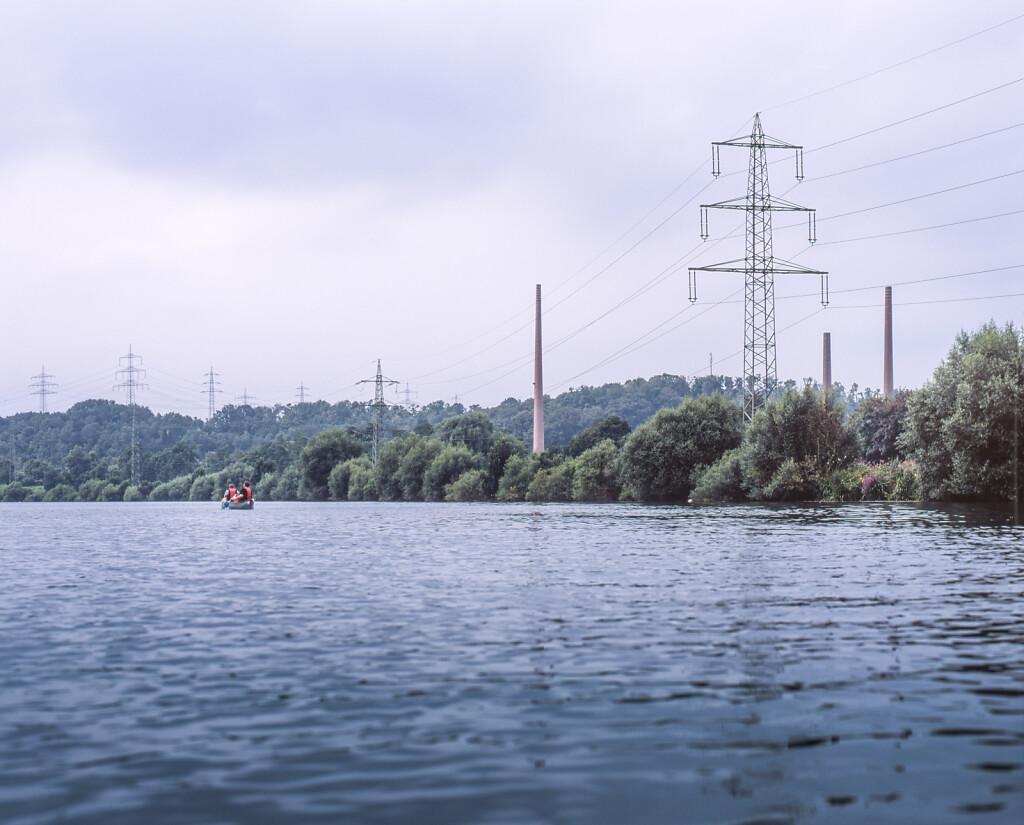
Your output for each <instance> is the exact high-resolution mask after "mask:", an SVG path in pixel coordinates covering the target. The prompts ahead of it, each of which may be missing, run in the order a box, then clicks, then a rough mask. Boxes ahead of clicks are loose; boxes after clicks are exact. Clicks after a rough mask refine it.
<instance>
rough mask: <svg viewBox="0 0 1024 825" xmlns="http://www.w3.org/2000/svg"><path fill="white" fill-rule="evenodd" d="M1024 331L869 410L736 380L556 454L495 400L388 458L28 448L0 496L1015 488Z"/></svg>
mask: <svg viewBox="0 0 1024 825" xmlns="http://www.w3.org/2000/svg"><path fill="white" fill-rule="evenodd" d="M1021 343H1022V342H1021V332H1020V331H1019V330H1018V329H1016V328H1015V327H1014V326H1012V325H1007V326H1005V327H997V326H995V325H994V324H988V325H986V326H984V327H982V328H981V329H980V330H978V331H976V332H975V333H972V334H967V333H961V334H960V335H959V336H958V337H957V339H956V342H955V344H954V345H953V347H952V349H951V350H950V352H949V355H948V356H947V358H946V360H945V361H944V362H943V363H942V364H941V365H940V366H939V367H938V368H937V369H936V370H935V373H934V376H933V378H932V381H930V382H929V383H928V384H926V385H925V386H924V387H922V388H921V389H919V390H916V391H913V392H911V391H907V390H901V391H899V392H897V393H896V394H895V396H894V397H892V398H881V397H878V396H870V397H865V398H860V399H858V403H856V405H855V408H853V409H851V407H852V406H853V405H851V404H850V399H849V397H848V396H846V395H845V393H843V392H834V391H832V392H823V391H821V390H820V389H818V388H817V387H814V386H811V385H810V383H808V385H807V386H805V387H803V388H802V389H797V388H795V387H793V386H790V387H789V388H788V389H786V390H785V391H784V392H782V393H781V394H778V393H777V394H776V396H775V397H774V399H773V400H772V401H771V402H770V403H769V404H768V405H767V407H766V408H764V409H762V410H760V411H758V412H757V414H756V415H755V416H754V417H753V420H752V421H750V422H749V423H747V424H746V425H744V422H743V416H742V413H741V410H740V407H739V405H738V404H737V402H736V400H734V399H735V397H736V394H735V393H730V394H731V395H732V396H733V397H725V396H724V395H721V394H709V395H700V396H697V397H688V398H686V399H685V400H683V401H682V403H681V404H679V405H678V406H675V407H672V408H668V409H661V410H659V411H657V412H656V413H655V414H654V415H653V416H652V417H650V418H648V419H647V420H646V421H644V422H643V423H641V424H640V425H639V426H637V427H636V428H635V429H633V428H632V427H631V426H630V424H629V423H628V422H627V421H626V420H625V419H623V418H622V417H620V416H619V415H615V414H611V415H605V416H601V417H597V418H595V419H594V420H593V421H592V423H591V424H590V426H589V427H587V428H586V429H584V430H582V431H581V432H579V433H578V434H577V435H576V436H575V437H574V438H572V439H571V440H570V441H569V442H568V444H567V445H566V446H565V447H564V448H555V449H552V450H549V451H547V452H544V453H540V454H533V453H531V452H530V451H529V450H528V448H527V446H526V443H525V441H524V440H523V438H520V437H518V436H517V435H515V434H513V433H512V432H510V431H507V430H502V429H500V428H497V427H496V426H495V423H494V417H493V416H489V415H488V414H487V413H485V412H484V411H482V410H471V411H469V412H464V413H462V414H460V415H455V416H453V417H449V418H446V419H444V420H441V421H439V422H437V423H430V422H428V421H421V422H420V423H419V424H417V425H416V426H415V427H413V428H412V429H411V430H408V431H398V432H395V433H393V435H392V437H391V439H390V440H389V441H388V442H387V443H386V444H385V445H384V446H383V448H382V449H381V451H380V454H379V456H378V461H377V463H376V465H373V464H371V461H370V458H369V449H368V443H367V438H366V430H365V428H364V429H363V430H359V429H357V428H355V427H353V426H349V427H345V428H331V429H326V430H323V431H321V432H319V433H317V434H315V435H313V436H312V437H311V438H308V439H307V438H306V437H305V436H303V435H292V436H291V437H289V438H284V437H281V436H279V437H278V438H276V439H275V440H273V441H271V442H269V443H265V444H262V445H260V446H256V447H251V448H249V449H238V450H236V451H235V452H234V453H231V454H227V453H226V451H225V450H218V451H216V452H214V453H208V454H207V456H206V459H205V460H200V459H199V458H198V456H196V455H195V451H194V449H193V448H192V446H191V445H190V444H189V442H188V441H185V440H182V441H179V442H178V443H176V444H175V445H174V446H173V447H171V448H167V449H165V450H164V451H163V452H161V453H160V454H158V455H156V456H155V457H153V460H154V461H160V462H163V463H164V465H166V468H169V469H168V470H167V472H166V474H171V473H173V472H174V468H178V469H180V470H181V471H182V472H180V473H179V474H177V475H174V477H172V478H170V479H169V480H167V481H164V482H162V483H152V482H146V483H144V484H140V485H139V486H138V487H133V486H131V485H130V484H129V483H128V482H127V480H126V479H125V476H127V475H128V474H127V472H125V469H126V468H125V466H124V465H125V460H124V459H125V456H124V452H123V450H122V453H121V455H120V456H118V457H117V458H116V459H114V458H111V457H107V458H103V457H100V456H99V455H98V454H97V451H96V450H92V451H89V452H86V451H85V450H84V448H82V447H81V446H80V445H78V446H76V447H75V448H74V449H72V450H71V452H70V453H68V455H67V456H66V458H65V459H64V460H63V462H61V463H60V466H59V467H58V466H55V465H52V464H49V463H48V462H45V461H41V460H39V459H33V461H30V462H26V465H25V466H23V467H22V468H20V469H19V471H18V478H17V479H16V480H15V481H13V482H12V483H10V484H6V485H0V501H142V500H150V501H178V500H191V501H211V500H216V499H219V498H220V496H221V493H222V492H223V490H224V489H225V488H226V487H227V484H228V482H229V481H234V482H236V483H241V482H242V481H243V480H249V481H251V482H252V483H253V486H254V488H255V490H256V498H257V499H259V500H277V501H295V500H308V501H325V500H334V501H368V500H385V501H535V502H568V501H576V502H610V501H637V502H685V501H700V502H710V501H881V500H885V501H912V500H922V499H927V500H973V501H1006V500H1011V499H1013V497H1014V494H1015V489H1014V488H1015V484H1017V485H1019V484H1020V481H1021V479H1019V478H1018V477H1017V476H1016V475H1015V473H1014V466H1015V465H1014V462H1015V455H1016V452H1017V451H1019V449H1020V447H1021V441H1022V439H1021V436H1022V434H1024V433H1022V432H1021V431H1022V430H1024V422H1019V421H1017V419H1016V416H1017V414H1018V411H1019V410H1020V405H1021V401H1022V395H1021V354H1022V347H1021ZM1015 439H1016V443H1015ZM1015 447H1016V450H1015ZM33 462H34V463H33Z"/></svg>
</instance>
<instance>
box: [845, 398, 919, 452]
mask: <svg viewBox="0 0 1024 825" xmlns="http://www.w3.org/2000/svg"><path fill="white" fill-rule="evenodd" d="M910 395H911V393H910V391H909V390H899V391H897V392H896V393H895V394H894V395H893V397H892V398H885V397H883V396H874V397H871V398H865V399H864V400H863V401H862V402H861V403H860V404H859V405H858V406H857V409H856V411H855V412H854V413H853V415H852V416H851V418H850V423H851V424H852V426H853V428H854V430H855V431H856V432H857V434H858V435H859V436H860V441H861V450H862V454H863V456H864V458H865V459H866V460H867V461H890V460H892V459H901V458H904V455H903V451H902V449H901V448H900V446H899V437H900V435H901V433H902V432H903V420H904V418H906V415H907V401H908V399H909V398H910Z"/></svg>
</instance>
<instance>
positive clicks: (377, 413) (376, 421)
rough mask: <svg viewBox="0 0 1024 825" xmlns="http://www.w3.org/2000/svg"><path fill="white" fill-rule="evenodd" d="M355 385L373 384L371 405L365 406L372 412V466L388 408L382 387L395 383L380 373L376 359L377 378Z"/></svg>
mask: <svg viewBox="0 0 1024 825" xmlns="http://www.w3.org/2000/svg"><path fill="white" fill-rule="evenodd" d="M356 383H357V384H373V386H374V389H373V403H372V404H367V405H366V406H367V407H369V408H370V409H372V410H373V464H374V466H376V465H377V455H378V453H379V451H380V431H381V425H382V424H383V422H384V411H385V410H387V408H388V407H389V406H390V405H389V404H388V403H387V402H386V401H385V400H384V385H385V384H397V383H398V382H397V381H394V380H392V379H391V378H385V377H384V376H383V375H381V373H380V359H379V358H378V359H377V377H376V378H366V379H363V380H362V381H356Z"/></svg>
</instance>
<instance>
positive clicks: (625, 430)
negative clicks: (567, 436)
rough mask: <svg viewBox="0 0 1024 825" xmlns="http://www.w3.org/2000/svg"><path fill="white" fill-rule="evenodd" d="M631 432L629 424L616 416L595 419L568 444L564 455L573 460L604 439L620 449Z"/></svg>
mask: <svg viewBox="0 0 1024 825" xmlns="http://www.w3.org/2000/svg"><path fill="white" fill-rule="evenodd" d="M632 431H633V428H632V427H630V426H629V422H628V421H626V420H625V419H623V418H620V417H619V416H617V415H609V416H607V417H606V418H595V419H594V420H593V421H592V422H591V424H590V426H589V427H587V429H585V430H584V431H583V432H581V433H580V434H579V435H577V436H576V437H575V438H574V439H573V440H572V441H570V442H569V446H567V447H566V448H565V454H566V455H567V456H571V457H573V458H575V457H576V456H578V455H582V454H583V453H584V452H586V451H587V450H589V449H590V448H591V447H596V446H597V445H598V444H600V443H601V442H602V441H604V440H605V439H611V441H612V442H613V444H614V445H615V446H616V447H621V446H622V444H623V442H625V440H626V436H628V435H629V434H630V433H631V432H632Z"/></svg>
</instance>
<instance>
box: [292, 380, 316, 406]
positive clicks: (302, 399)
mask: <svg viewBox="0 0 1024 825" xmlns="http://www.w3.org/2000/svg"><path fill="white" fill-rule="evenodd" d="M311 389H313V388H312V387H307V386H306V385H305V384H303V383H302V382H301V381H300V382H299V386H298V387H296V388H295V395H296V396H298V399H299V403H300V404H305V403H306V393H307V392H309V391H310V390H311Z"/></svg>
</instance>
